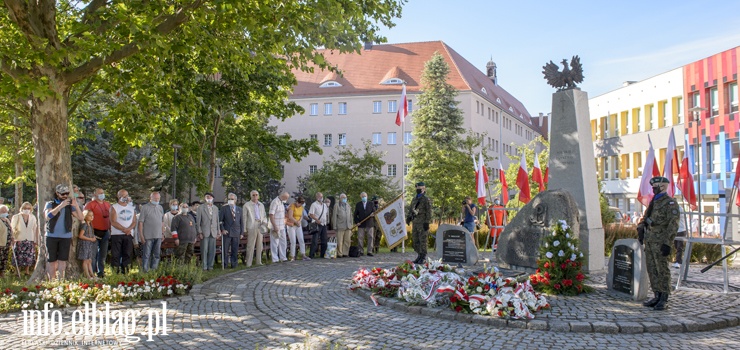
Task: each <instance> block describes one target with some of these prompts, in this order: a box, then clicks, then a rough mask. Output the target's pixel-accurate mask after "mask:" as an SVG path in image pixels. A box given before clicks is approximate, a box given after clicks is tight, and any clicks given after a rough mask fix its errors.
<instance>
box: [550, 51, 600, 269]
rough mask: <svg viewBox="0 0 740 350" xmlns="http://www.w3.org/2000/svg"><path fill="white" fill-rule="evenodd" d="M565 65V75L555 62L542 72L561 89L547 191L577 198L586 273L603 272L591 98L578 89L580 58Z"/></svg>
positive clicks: (554, 100) (554, 111)
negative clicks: (556, 191)
mask: <svg viewBox="0 0 740 350" xmlns="http://www.w3.org/2000/svg"><path fill="white" fill-rule="evenodd" d="M563 64H564V65H565V68H564V69H563V71H562V72H558V71H557V66H555V65H553V63H552V61H550V63H549V64H547V65H545V67H544V68H545V70H544V71H543V73H545V79H547V80H548V83H550V85H552V86H554V87H556V88H559V91H557V92H556V93H554V94H553V95H552V120H551V122H550V125H551V130H550V164H549V170H550V179H549V182H548V188H549V189H553V190H555V189H563V190H565V191H568V192H570V194H572V195H573V197H574V198H575V200H576V203H578V209H579V214H580V220H579V222H580V227H579V233H578V239H579V240H580V241H581V247H580V248H581V251H582V252H583V254H584V258H586V262H585V264H584V267H583V270H584V271H585V272H592V271H603V270H604V267H605V265H604V229H603V228H602V227H601V210H600V206H599V187H598V185H597V183H596V165H595V164H594V159H595V158H594V149H593V140H591V128H590V122H591V118H590V116H589V110H588V94H587V93H586V92H584V91H581V90H580V89H579V88H577V87H576V86H575V83H580V82H581V81H583V69H582V67H581V63H580V59H579V58H578V56H574V57H573V59H572V60H571V67H570V68H568V65H567V61H566V60H563Z"/></svg>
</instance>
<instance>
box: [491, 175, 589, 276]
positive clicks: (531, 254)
mask: <svg viewBox="0 0 740 350" xmlns="http://www.w3.org/2000/svg"><path fill="white" fill-rule="evenodd" d="M558 220H565V222H566V223H568V226H570V227H571V228H572V230H573V234H574V235H575V236H576V237H578V234H579V229H580V225H579V220H580V213H579V210H578V204H577V203H576V200H575V198H573V196H572V195H571V194H570V193H568V192H566V191H564V190H552V191H545V192H542V193H540V194H538V195H537V196H536V197H534V199H532V201H530V202H529V203H527V205H525V206H524V207H523V208H522V209H521V210H519V212H518V213H517V214H516V216H515V217H514V219H512V220H511V222H509V224H508V225H506V228H504V232H502V233H501V237H500V238H499V242H498V250H497V251H496V255H497V259H498V264H499V266H501V267H503V268H507V269H514V270H523V271H527V272H534V270H536V269H537V259H538V258H539V254H540V246H541V245H542V241H543V240H542V239H543V237H544V235H545V234H546V233H548V232H550V227H552V226H553V225H554V224H555V223H556V222H557V221H558ZM584 256H585V253H584Z"/></svg>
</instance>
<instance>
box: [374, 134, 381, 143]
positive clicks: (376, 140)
mask: <svg viewBox="0 0 740 350" xmlns="http://www.w3.org/2000/svg"><path fill="white" fill-rule="evenodd" d="M380 138H381V134H380V133H379V132H374V133H373V145H379V144H381V142H382V141H381V139H380Z"/></svg>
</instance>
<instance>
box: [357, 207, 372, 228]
mask: <svg viewBox="0 0 740 350" xmlns="http://www.w3.org/2000/svg"><path fill="white" fill-rule="evenodd" d="M374 211H375V203H373V202H370V201H368V202H367V203H366V204H365V207H364V208H363V207H362V202H357V204H356V205H355V214H354V217H355V222H360V221H362V220H365V218H366V217H368V216H370V215H372V214H373V212H374ZM359 227H363V228H368V227H375V219H373V218H371V219H367V220H365V222H363V223H362V224H360V226H359Z"/></svg>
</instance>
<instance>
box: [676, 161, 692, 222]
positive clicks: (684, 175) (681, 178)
mask: <svg viewBox="0 0 740 350" xmlns="http://www.w3.org/2000/svg"><path fill="white" fill-rule="evenodd" d="M691 174H692V171H691V165H690V164H689V157H688V154H687V152H684V154H683V159H682V160H681V167H680V168H679V170H678V187H679V188H680V189H681V195H682V196H683V198H684V199H686V201H687V202H688V203H689V207H690V208H691V210H696V191H694V176H693V175H691Z"/></svg>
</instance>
